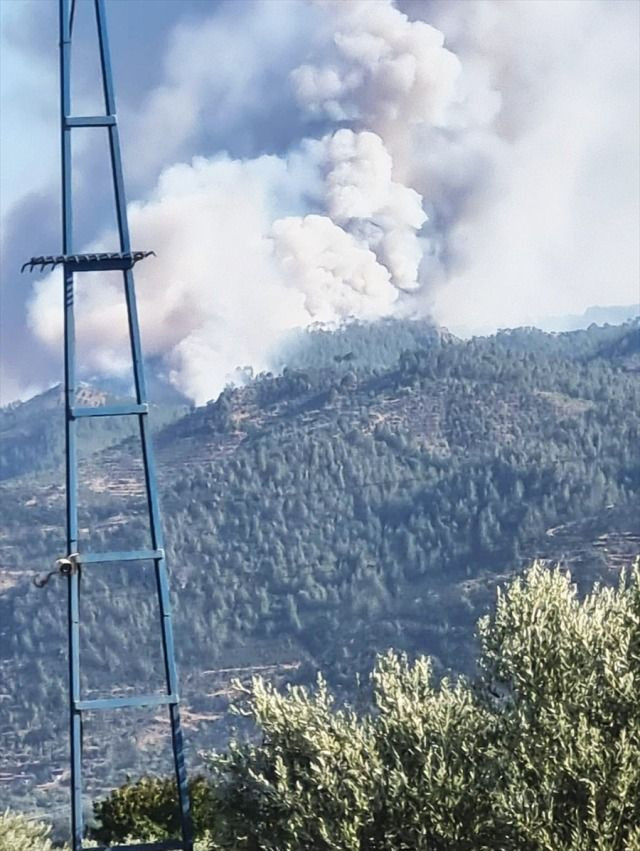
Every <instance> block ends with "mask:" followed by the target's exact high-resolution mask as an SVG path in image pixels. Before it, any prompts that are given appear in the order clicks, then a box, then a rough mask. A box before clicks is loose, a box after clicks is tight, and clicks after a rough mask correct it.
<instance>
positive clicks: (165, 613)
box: [25, 0, 193, 851]
mask: <svg viewBox="0 0 640 851" xmlns="http://www.w3.org/2000/svg"><path fill="white" fill-rule="evenodd" d="M93 1H94V7H95V14H96V23H97V29H98V40H99V48H100V63H101V69H102V82H103V93H104V104H105V114H104V115H99V116H89V117H86V116H83V117H74V116H72V115H71V95H70V91H71V89H70V81H71V36H72V28H73V15H74V11H75V3H76V0H59V4H60V5H59V8H60V114H61V121H60V124H61V155H62V244H63V256H62V257H58V258H39V261H42V260H45V261H46V262H50V263H53V265H57V264H58V263H62V265H63V269H64V361H65V367H64V372H65V437H66V489H67V512H66V525H67V554H68V555H67V558H66V559H64V560H63V561H64V562H65V563H66V566H67V568H66V570H65V571H64V572H65V575H67V581H68V616H69V686H70V688H69V691H70V738H71V822H72V851H81V849H82V837H83V832H84V826H83V814H82V803H83V798H82V790H83V784H82V713H83V712H85V711H97V710H107V709H116V708H120V707H125V706H145V705H166V706H167V707H168V711H169V721H170V725H171V738H172V745H173V756H174V769H175V777H176V786H177V798H178V806H179V811H180V821H181V834H182V836H181V839H180V840H176V841H175V842H174V841H169V842H164V843H160V844H157V843H156V844H153V843H152V844H150V845H149V844H146V845H144V846H143V847H144V848H145V849H149V851H151V849H155V848H158V849H160V848H162V849H169V848H176V849H183V851H192V848H193V838H192V826H191V818H190V812H189V797H188V790H187V773H186V767H185V760H184V749H183V737H182V731H181V727H180V713H179V708H178V679H177V674H176V665H175V653H174V641H173V630H172V625H171V609H170V600H169V584H168V576H167V568H166V562H165V551H164V543H163V538H162V526H161V519H160V506H159V500H158V490H157V484H156V474H155V467H154V459H153V451H152V445H151V438H150V433H149V423H148V416H147V415H148V402H147V394H146V386H145V379H144V370H143V360H142V347H141V342H140V330H139V324H138V315H137V308H136V297H135V289H134V280H133V272H132V267H133V265H134V263H135V262H136V261H137V260H138V259H141V258H140V256H138V255H144V254H145V253H144V252H132V251H131V244H130V238H129V225H128V219H127V205H126V198H125V193H124V180H123V173H122V162H121V158H120V143H119V138H118V126H117V120H116V106H115V97H114V90H113V81H112V75H111V61H110V54H109V42H108V35H107V24H106V17H105V7H104V0H93ZM74 127H97V128H106V129H107V132H108V134H109V149H110V159H111V170H112V177H113V190H114V196H115V208H116V219H117V224H118V235H119V242H120V251H119V252H118V253H113V254H110V255H78V254H74V253H73V222H72V196H71V190H72V181H71V131H72V129H73V128H74ZM54 261H55V262H54ZM25 265H28V264H25ZM31 265H32V267H33V263H32V264H31ZM105 269H112V270H113V269H119V270H121V271H122V273H123V284H124V293H125V300H126V305H127V312H128V323H129V337H130V343H131V356H132V361H133V375H134V383H135V393H136V404H132V405H128V406H127V405H118V406H111V407H102V408H82V407H78V406H76V387H75V383H76V368H75V327H74V272H76V271H83V272H91V271H103V270H105ZM125 415H132V416H136V417H137V418H138V424H139V432H140V442H141V452H142V459H143V464H144V476H145V486H146V493H147V508H148V513H149V529H150V537H151V542H150V543H151V549H149V550H141V551H135V552H107V553H86V554H84V555H82V554H80V553H78V500H77V492H78V483H77V452H76V422H77V419H78V418H80V417H93V416H125ZM148 560H153V562H154V567H155V578H156V587H157V593H158V602H159V610H160V632H161V639H162V648H163V658H164V676H165V684H166V694H165V695H138V696H134V697H131V698H106V699H101V700H83V699H82V697H81V694H80V647H79V643H80V576H81V569H82V566H83V564H96V563H100V562H117V561H126V562H132V563H135V562H140V561H148ZM61 571H62V568H61ZM125 847H126V848H128V847H131V848H135V847H136V846H118V848H125Z"/></svg>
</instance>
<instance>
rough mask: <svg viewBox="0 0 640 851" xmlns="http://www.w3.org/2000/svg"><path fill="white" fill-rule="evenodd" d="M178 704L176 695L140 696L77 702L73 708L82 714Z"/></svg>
mask: <svg viewBox="0 0 640 851" xmlns="http://www.w3.org/2000/svg"><path fill="white" fill-rule="evenodd" d="M177 702H178V696H177V695H176V694H140V695H134V696H132V697H105V698H97V699H95V700H77V701H76V702H75V703H74V704H73V708H74V709H76V710H79V711H81V712H90V711H91V710H93V709H122V708H123V707H126V706H163V705H167V706H168V705H170V704H172V703H177Z"/></svg>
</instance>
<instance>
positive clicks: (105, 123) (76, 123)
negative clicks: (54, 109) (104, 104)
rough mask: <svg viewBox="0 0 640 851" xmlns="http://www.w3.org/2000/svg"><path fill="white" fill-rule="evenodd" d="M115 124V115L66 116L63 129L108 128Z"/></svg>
mask: <svg viewBox="0 0 640 851" xmlns="http://www.w3.org/2000/svg"><path fill="white" fill-rule="evenodd" d="M115 123H116V117H115V115H66V116H65V119H64V124H65V127H110V126H111V125H112V124H115Z"/></svg>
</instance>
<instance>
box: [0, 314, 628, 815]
mask: <svg viewBox="0 0 640 851" xmlns="http://www.w3.org/2000/svg"><path fill="white" fill-rule="evenodd" d="M345 333H346V337H345V336H343V337H342V338H341V339H340V340H339V341H336V340H335V339H334V338H332V336H331V335H327V336H326V338H325V340H326V345H327V350H328V351H327V353H325V355H324V356H321V354H319V355H318V356H317V361H318V363H320V364H321V366H320V367H319V368H311V367H307V368H305V369H302V368H299V367H298V368H293V367H289V368H288V369H287V370H286V371H285V372H284V374H283V375H282V376H279V377H273V376H258V377H257V378H255V379H253V380H252V381H250V382H249V383H248V384H247V385H246V386H245V387H242V388H236V389H230V390H227V391H225V392H224V393H223V394H222V395H221V396H220V398H219V399H218V400H217V401H216V402H214V403H211V404H209V405H207V406H204V407H202V408H197V409H195V410H193V411H191V412H189V413H188V414H186V415H185V416H184V417H182V418H181V419H178V420H175V421H173V422H171V423H169V424H167V425H166V426H164V427H162V428H160V430H159V431H158V434H157V438H156V445H157V451H158V452H157V454H158V462H159V471H160V484H161V491H162V500H163V507H164V511H165V525H166V532H167V546H168V550H169V556H170V565H171V570H172V585H173V590H174V592H175V593H174V596H175V615H176V634H177V638H178V647H179V653H180V659H179V662H180V668H181V672H182V679H183V689H182V691H183V694H184V696H185V700H186V704H185V710H186V713H185V714H186V719H187V730H188V734H189V735H188V739H189V742H190V746H191V749H192V757H193V759H194V760H195V750H196V749H197V748H200V747H204V746H207V745H209V746H210V745H211V743H214V742H219V743H221V742H223V741H224V736H225V731H226V729H227V725H228V723H229V721H228V719H227V716H226V714H225V708H226V705H227V701H228V696H229V680H230V678H231V677H232V676H233V675H236V674H239V675H241V676H249V675H250V673H251V671H252V670H253V669H255V668H256V666H259V667H263V666H266V670H267V671H268V672H270V673H271V674H272V675H273V677H274V678H275V679H277V680H280V681H284V680H289V681H290V680H292V679H294V680H297V681H308V680H309V679H311V678H313V676H314V674H315V671H316V670H317V669H318V668H320V669H322V670H324V671H325V672H326V673H327V674H328V676H329V677H330V679H331V680H332V681H333V682H334V684H335V685H336V687H338V688H340V687H341V684H342V683H344V682H347V681H351V680H352V678H353V670H354V668H355V669H365V668H367V667H368V666H369V664H370V659H371V656H372V654H373V653H374V652H375V651H377V650H381V649H384V648H386V647H388V646H395V647H397V648H399V649H406V650H407V651H408V652H410V653H416V652H428V653H431V654H433V655H434V657H435V659H436V666H437V667H438V668H439V669H440V670H443V669H451V670H453V671H464V670H469V669H470V668H471V666H472V665H473V652H474V650H473V622H474V620H475V619H476V617H477V616H478V615H479V614H481V613H482V612H484V611H485V610H486V609H487V607H488V606H489V605H490V603H491V600H492V597H493V594H494V589H495V586H496V584H497V583H498V582H499V581H501V579H503V578H505V577H506V576H508V575H509V573H510V572H511V571H513V570H514V569H517V568H518V567H520V566H522V565H523V564H525V563H526V562H527V561H528V560H529V559H530V558H532V557H533V556H540V557H543V558H548V559H563V560H564V561H565V562H566V563H567V564H568V565H569V566H570V567H572V568H574V569H575V571H576V573H577V578H578V579H580V580H581V581H583V582H585V583H588V582H590V581H592V580H593V579H594V578H596V577H599V578H603V579H604V580H605V581H609V580H612V579H614V578H615V571H617V570H618V569H619V567H620V566H621V565H624V564H628V563H630V561H631V559H632V557H633V554H634V552H635V551H637V549H638V537H639V536H640V523H639V521H638V518H639V517H640V510H639V509H640V498H639V495H640V448H639V446H640V441H639V437H640V434H639V420H638V411H639V410H640V405H639V403H640V374H639V373H638V372H636V371H634V370H633V369H629V368H627V364H626V361H625V359H624V358H622V359H621V358H620V357H619V356H618V353H619V350H624V351H625V352H626V348H627V343H626V342H625V341H626V340H627V338H628V337H629V335H633V334H634V333H635V326H633V325H628V326H622V327H619V328H617V329H611V328H609V329H606V328H605V329H591V330H590V331H587V332H577V333H576V334H575V335H572V334H567V335H564V334H563V335H546V334H542V333H541V332H533V331H526V330H523V331H518V332H504V333H501V334H499V335H497V336H496V337H495V338H490V339H477V340H473V341H469V342H466V343H462V342H457V341H455V340H453V339H451V338H450V337H446V336H437V335H436V336H434V337H432V338H429V340H428V346H427V347H426V348H414V349H413V350H412V351H408V352H406V353H405V354H404V355H402V356H401V357H400V359H399V361H398V362H397V364H396V365H395V366H394V367H393V368H390V369H386V370H381V369H375V370H372V369H367V368H366V366H365V364H363V363H360V366H359V367H358V368H357V369H356V368H355V367H356V365H355V364H354V363H353V361H352V359H345V358H344V357H343V355H344V354H346V353H347V352H348V351H352V350H353V348H354V347H352V348H350V347H349V338H348V332H343V335H344V334H345ZM357 333H358V335H360V337H361V336H362V333H363V332H362V329H358V332H357ZM380 333H381V332H380V329H376V331H375V334H378V335H379V334H380ZM387 333H391V334H393V333H394V331H393V325H390V326H388V328H387ZM377 339H378V343H376V345H379V341H380V338H377ZM382 340H384V335H382ZM313 345H314V346H316V347H318V346H320V347H321V345H322V340H321V339H315V340H314V341H313ZM611 346H613V347H614V349H610V347H611ZM363 347H364V344H363ZM374 347H375V346H374ZM608 347H609V348H608ZM337 348H338V349H339V351H338V352H336V349H337ZM336 353H337V354H338V356H339V359H338V360H337V361H336V360H335V357H336ZM301 362H304V361H303V360H302V359H301V360H300V361H299V363H301ZM132 449H133V444H132V443H131V439H127V440H125V441H124V442H121V443H120V444H118V445H111V446H107V447H106V448H103V449H99V451H95V452H87V453H85V456H84V461H83V464H82V466H81V495H82V497H83V505H84V506H85V508H84V510H83V514H82V518H81V525H82V536H83V546H84V547H88V548H93V549H96V550H98V549H106V548H109V549H111V548H114V549H120V548H123V549H124V548H129V547H138V546H143V545H144V544H145V543H146V540H145V527H144V523H143V519H142V518H143V510H142V509H143V503H142V498H141V497H142V490H141V486H140V485H141V481H140V475H141V472H140V469H139V464H138V463H137V461H136V459H135V456H134V455H132ZM612 506H613V507H612ZM63 508H64V493H63V489H62V487H61V480H60V476H59V473H58V471H57V469H56V468H55V467H52V468H51V469H50V471H48V472H46V471H43V472H41V473H39V474H38V476H37V478H36V477H35V476H34V475H33V474H27V475H23V476H21V477H14V478H12V479H10V480H6V481H5V482H4V483H2V484H0V511H2V516H3V518H6V521H5V522H4V524H3V530H2V538H1V539H0V564H2V566H3V570H2V571H0V577H2V578H3V581H4V591H2V585H0V615H1V617H2V621H1V622H2V635H0V665H1V666H2V671H3V674H4V682H5V687H4V695H5V696H4V703H3V709H4V715H3V722H2V727H1V728H0V735H2V736H3V738H4V742H5V747H4V748H3V749H2V752H3V754H6V757H5V758H4V763H2V764H0V772H5V775H6V777H7V789H8V793H9V794H10V795H11V796H18V795H21V796H24V789H25V788H26V789H28V790H29V796H30V800H31V801H32V802H35V803H38V802H39V801H44V800H45V799H46V800H48V801H51V800H58V799H59V798H61V797H62V796H63V795H64V782H66V781H64V770H65V768H64V767H65V760H66V733H65V729H66V722H65V718H66V716H65V706H66V692H65V689H66V668H65V650H66V647H65V617H66V615H65V588H64V585H63V584H62V582H60V581H59V580H57V579H54V580H52V581H51V582H50V583H49V585H48V586H47V587H46V588H45V589H43V590H42V591H37V590H36V589H35V588H33V587H32V586H31V585H30V583H29V579H30V577H31V574H30V572H29V571H34V570H36V569H38V570H43V569H48V568H49V565H50V564H51V561H52V559H53V558H54V557H55V556H56V555H59V554H61V553H62V552H63V533H62V519H63ZM152 590H153V582H152V576H151V575H150V572H149V571H141V572H140V573H136V574H133V573H132V572H131V571H130V568H127V567H126V566H118V565H114V566H112V567H109V568H108V569H104V568H103V569H94V570H89V571H85V574H84V576H83V612H85V613H86V619H85V621H84V624H83V640H84V642H85V643H84V646H83V665H84V669H85V672H86V675H87V678H86V682H85V684H84V690H85V693H87V694H98V693H100V694H104V693H105V692H108V693H112V692H114V691H115V692H117V693H123V692H124V691H126V689H127V688H131V687H133V686H134V685H135V686H136V688H137V689H138V690H148V689H153V688H155V687H159V685H160V682H159V671H160V665H159V662H160V659H159V652H158V650H159V648H158V646H157V644H156V642H155V637H156V635H155V632H151V630H152V629H153V627H154V625H155V622H156V621H155V618H156V617H157V612H156V611H155V606H154V604H153V597H152ZM150 635H152V637H153V639H154V640H149V636H150ZM229 669H232V670H229ZM114 684H116V688H115V689H114ZM145 713H146V714H145ZM121 715H122V713H121ZM159 719H160V716H159V715H158V714H157V713H155V712H148V711H141V712H140V713H137V714H136V713H132V714H131V715H128V716H127V718H126V719H125V718H123V717H119V718H114V719H113V720H111V719H109V725H113V726H107V725H106V721H104V722H103V721H102V720H100V721H98V720H95V721H94V720H93V719H91V720H90V722H89V724H88V727H87V740H88V741H89V742H90V746H89V748H88V753H87V763H88V769H89V785H90V788H91V789H92V790H93V791H94V792H96V791H98V790H100V789H103V788H104V787H105V784H109V783H113V782H117V781H118V780H120V779H122V777H123V775H124V773H125V772H129V773H136V772H137V771H141V770H144V769H145V768H146V770H150V769H153V770H165V771H166V770H168V767H169V762H168V759H167V754H166V748H165V749H164V750H163V749H162V748H161V746H160V745H161V743H163V742H164V743H165V744H166V742H167V738H166V728H163V727H162V725H161V722H160V720H159ZM125 729H126V730H128V731H129V733H130V735H129V736H128V737H125V736H123V735H121V734H122V732H123V731H124V730H125ZM109 733H111V734H112V736H113V737H110V736H109V735H108V734H109ZM107 740H108V742H109V743H108V745H106V746H105V742H106V741H107ZM131 741H133V742H134V743H135V745H134V746H133V747H132V746H131V744H130V742H131ZM127 742H129V744H127ZM56 766H57V768H56ZM56 771H57V772H58V773H57V774H56V773H55V772H56ZM23 781H24V783H23ZM52 783H53V785H51V784H52Z"/></svg>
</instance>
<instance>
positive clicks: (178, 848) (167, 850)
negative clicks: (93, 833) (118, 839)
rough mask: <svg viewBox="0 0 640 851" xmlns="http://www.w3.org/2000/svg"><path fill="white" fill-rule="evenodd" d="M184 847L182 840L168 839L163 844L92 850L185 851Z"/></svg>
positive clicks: (119, 846) (87, 850)
mask: <svg viewBox="0 0 640 851" xmlns="http://www.w3.org/2000/svg"><path fill="white" fill-rule="evenodd" d="M184 847H185V845H184V843H183V842H182V840H181V839H166V840H164V841H163V842H146V843H144V844H143V845H100V846H99V847H98V848H91V851H183V849H184ZM86 851H89V849H88V848H87V849H86Z"/></svg>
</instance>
